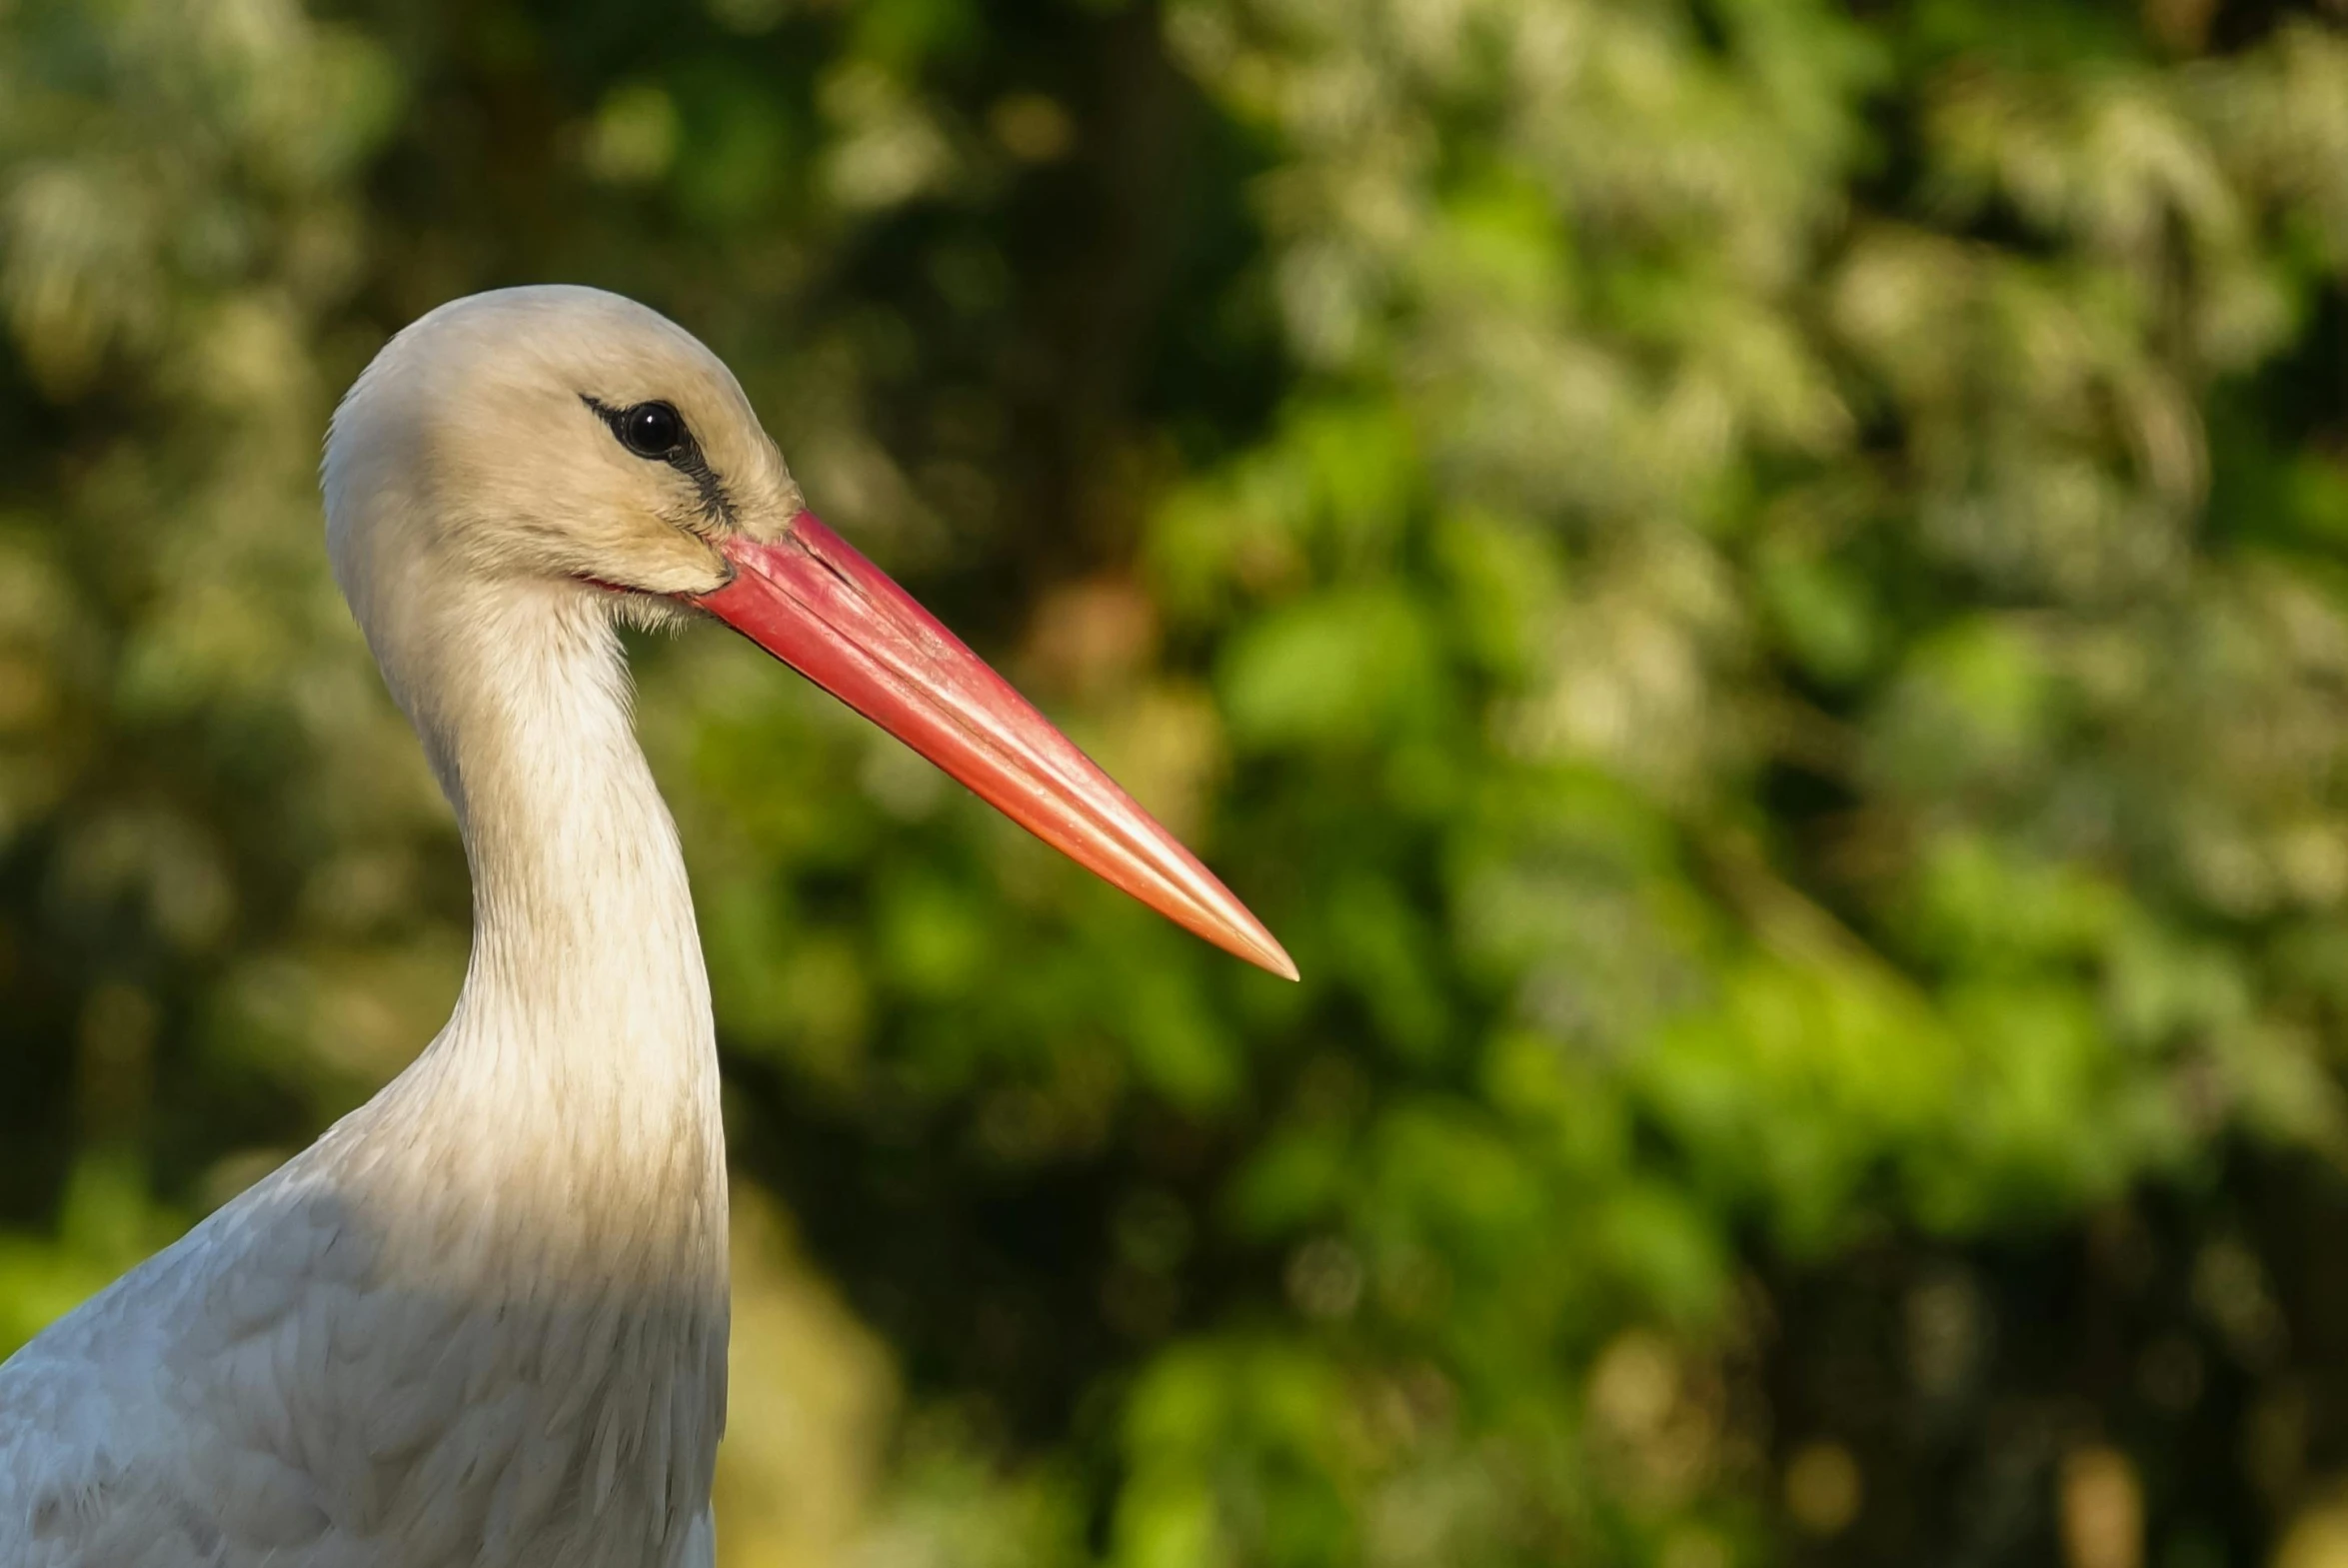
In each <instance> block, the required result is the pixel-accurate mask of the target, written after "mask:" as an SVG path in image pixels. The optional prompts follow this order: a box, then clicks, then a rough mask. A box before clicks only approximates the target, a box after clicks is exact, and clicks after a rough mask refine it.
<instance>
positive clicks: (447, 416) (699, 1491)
mask: <svg viewBox="0 0 2348 1568" xmlns="http://www.w3.org/2000/svg"><path fill="white" fill-rule="evenodd" d="M324 486H325V492H326V519H327V544H328V548H329V550H330V552H331V554H332V557H333V562H334V569H335V575H336V579H337V581H338V582H339V583H340V584H341V586H342V590H343V593H344V595H345V596H346V597H347V598H348V599H349V601H350V604H351V609H352V611H353V612H354V614H355V615H356V616H357V618H358V621H359V625H360V626H361V627H362V628H363V629H364V630H365V632H366V635H367V641H368V644H369V646H370V647H371V648H372V649H373V651H374V653H375V657H376V659H377V661H378V663H379V664H380V665H381V666H382V668H383V674H384V678H385V680H386V682H387V683H388V684H389V686H390V688H391V692H392V695H393V697H394V698H395V699H396V700H397V701H398V702H399V704H400V706H401V708H402V709H404V710H405V711H406V713H407V715H408V717H409V719H410V721H411V722H412V723H413V724H414V725H415V727H416V730H417V733H418V734H419V735H420V736H421V737H422V738H423V741H424V747H425V751H426V753H427V755H428V756H429V758H430V760H431V763H432V766H433V769H434V770H435V772H436V773H437V774H438V776H439V779H440V782H441V785H442V787H443V788H444V789H445V790H446V791H447V794H448V797H449V800H450V803H451V804H452V805H453V806H454V807H455V809H456V816H457V821H458V824H459V826H460V828H461V830H462V832H463V835H464V842H465V850H466V854H467V856H468V859H469V861H470V864H471V868H472V874H473V911H474V934H473V951H472V960H471V963H470V965H469V966H468V968H467V970H466V975H465V983H464V988H463V990H462V992H461V994H460V995H459V996H458V998H457V1004H456V1009H455V1011H454V1013H453V1014H452V1015H451V1017H450V1019H449V1021H448V1024H447V1026H446V1027H445V1028H443V1029H442V1030H441V1032H440V1034H439V1035H438V1037H436V1038H435V1039H434V1040H433V1041H432V1043H431V1044H430V1045H429V1046H428V1047H427V1048H426V1049H425V1050H424V1051H423V1053H422V1054H421V1055H419V1056H418V1058H417V1059H416V1061H415V1063H414V1065H412V1066H411V1067H409V1068H408V1070H407V1071H405V1072H403V1073H402V1074H400V1076H399V1077H398V1078H397V1079H395V1080H394V1081H393V1082H392V1083H391V1084H390V1085H389V1086H388V1087H387V1088H385V1089H384V1090H383V1092H381V1093H380V1094H378V1095H376V1096H375V1098H374V1099H372V1100H371V1101H369V1102H368V1103H367V1104H366V1105H365V1106H363V1107H362V1108H360V1109H359V1110H357V1111H354V1112H353V1113H352V1114H350V1115H349V1116H346V1117H345V1118H344V1119H343V1120H342V1121H340V1122H338V1123H337V1124H336V1125H335V1126H334V1127H333V1128H331V1129H330V1130H329V1131H328V1132H327V1133H326V1134H325V1135H324V1136H323V1137H321V1138H320V1139H319V1140H318V1141H317V1142H316V1143H314V1144H313V1145H311V1146H310V1147H309V1148H308V1149H307V1150H305V1151H304V1152H302V1153H301V1154H299V1155H297V1156H295V1157H294V1158H293V1159H291V1160H289V1161H287V1163H286V1164H285V1165H284V1166H282V1167H280V1168H279V1169H278V1170H277V1171H276V1172H274V1173H273V1174H271V1175H270V1176H269V1177H267V1178H266V1179H264V1180H263V1181H261V1182H260V1183H259V1184H257V1185H256V1186H254V1187H253V1188H252V1189H251V1190H249V1191H247V1192H246V1193H245V1194H244V1195H242V1196H241V1197H239V1198H237V1199H236V1200H235V1201H233V1202H231V1203H229V1204H228V1205H227V1206H226V1207H224V1208H222V1209H221V1210H220V1211H219V1212H217V1213H215V1214H213V1215H212V1216H211V1217H210V1218H209V1219H207V1220H205V1221H204V1222H203V1223H202V1224H200V1225H198V1226H197V1227H196V1228H195V1229H194V1230H192V1231H190V1232H189V1233H188V1235H187V1236H186V1237H185V1238H184V1239H183V1240H181V1241H180V1242H178V1243H177V1244H176V1245H174V1246H172V1247H170V1248H168V1249H166V1250H165V1251H163V1252H161V1253H159V1254H158V1255H157V1256H155V1257H154V1258H153V1259H151V1260H149V1261H148V1262H146V1263H144V1264H142V1265H141V1266H140V1267H138V1268H136V1269H133V1270H132V1271H131V1272H130V1273H128V1274H126V1275H124V1276H123V1277H122V1278H121V1279H120V1280H118V1281H116V1282H115V1283H114V1284H113V1285H112V1286H110V1287H109V1288H108V1289H106V1290H105V1291H103V1292H101V1293H100V1294H99V1295H98V1296H97V1297H95V1298H94V1299H92V1300H91V1301H89V1302H88V1303H86V1304H85V1305H83V1306H82V1307H81V1308H79V1309H78V1310H76V1311H75V1312H73V1313H72V1314H70V1315H69V1316H67V1317H66V1318H64V1319H63V1320H61V1321H60V1322H58V1323H57V1324H55V1325H54V1326H53V1327H51V1328H50V1329H49V1330H48V1331H47V1332H45V1333H44V1334H42V1335H41V1336H40V1337H39V1338H38V1339H36V1340H34V1341H33V1342H32V1343H31V1344H30V1345H28V1346H26V1347H25V1348H24V1349H23V1350H21V1351H19V1352H18V1353H17V1354H16V1355H15V1356H14V1357H12V1358H11V1359H10V1360H9V1361H8V1362H7V1363H6V1364H5V1365H0V1568H197V1565H203V1568H262V1565H268V1568H648V1565H649V1568H682V1565H695V1564H708V1563H709V1562H710V1561H711V1560H712V1555H713V1552H714V1546H713V1533H712V1527H711V1522H710V1515H709V1495H710V1473H711V1467H712V1464H713V1462H714V1459H715V1454H716V1449H717V1443H718V1436H719V1432H720V1430H721V1429H722V1427H723V1426H724V1424H725V1405H726V1335H727V1262H726V1160H725V1146H724V1133H723V1129H722V1127H721V1124H720V1121H719V1115H718V1061H717V1054H716V1050H715V1046H714V1043H713V1038H712V1029H711V1022H710V1001H709V982H708V979H707V976H706V975H705V973H704V971H703V967H702V956H701V950H700V944H699V938H698V936H697V934H696V932H695V929H694V918H693V904H692V901H691V898H690V897H689V895H688V892H687V888H686V879H685V864H684V860H683V858H682V856H681V855H680V853H679V851H678V842H677V832H676V828H675V826H674V824H673V823H672V822H671V820H670V818H669V813H668V810H667V808H666V807H665V806H664V805H663V804H662V801H661V797H660V794H659V792H658V790H657V789H656V787H655V785H654V784H653V778H652V774H651V772H650V771H649V770H648V769H647V768H646V766H645V761H644V757H643V754H642V753H641V752H640V751H639V750H638V748H637V745H636V741H635V738H634V735H633V733H632V731H631V728H630V723H629V711H628V705H629V684H628V678H627V670H626V666H625V663H624V661H623V659H622V656H621V651H620V645H619V642H618V639H617V636H616V629H617V627H618V626H619V625H620V624H621V623H623V622H630V623H638V624H662V623H667V622H671V621H674V620H679V619H682V618H683V617H685V616H687V615H689V614H690V613H691V611H690V610H689V609H688V608H686V607H693V608H697V609H699V610H702V611H706V612H708V613H710V614H712V615H714V616H716V617H717V618H718V619H719V620H721V621H724V622H726V623H727V624H729V625H730V626H732V627H734V628H735V629H736V630H738V631H740V632H742V633H744V634H745V635H747V636H748V637H750V638H751V639H752V640H753V641H755V642H756V643H758V644H759V645H760V646H761V647H762V648H765V649H767V650H768V651H769V652H771V653H773V654H774V655H775V656H776V657H778V658H780V659H782V660H783V661H785V662H786V663H788V664H790V665H792V666H793V667H795V668H796V669H798V670H799V671H801V672H802V673H803V674H805V675H806V676H808V677H809V678H810V679H812V680H814V681H815V682H816V683H818V684H819V685H821V686H823V687H825V688H826V689H827V690H829V691H831V692H832V693H834V694H835V695H836V696H838V697H839V698H841V699H842V700H843V701H845V702H846V703H848V704H849V705H850V706H851V707H853V708H855V709H856V710H857V711H858V712H860V713H862V714H864V715H865V716H866V717H867V718H869V719H872V720H873V721H875V722H876V723H878V724H880V725H881V726H883V727H884V728H886V729H887V730H889V731H891V732H892V733H893V734H895V735H897V736H898V737H899V738H901V739H902V740H904V741H905V742H906V743H907V744H908V745H910V746H912V747H913V748H914V749H915V750H916V751H919V752H920V753H922V754H923V755H924V756H926V757H928V758H929V759H931V760H932V761H933V762H935V763H936V764H938V765H939V766H940V767H941V768H943V769H945V770H946V771H947V772H948V773H950V774H952V775H953V776H954V777H955V778H957V779H959V780H961V781H962V782H963V783H964V784H968V785H969V786H970V787H971V788H972V789H974V790H975V791H977V792H978V793H979V794H980V795H982V796H984V797H985V798H986V799H988V800H989V801H991V802H993V803H994V804H995V805H997V806H998V807H1000V808H1001V809H1003V810H1004V811H1006V812H1008V813H1009V814H1010V815H1012V816H1013V817H1014V818H1016V819H1017V820H1018V821H1020V822H1021V823H1022V824H1023V825H1025V826H1026V827H1028V828H1030V829H1031V830H1033V831H1034V832H1035V833H1037V834H1038V835H1039V836H1041V837H1042V838H1044V839H1045V840H1046V841H1047V842H1049V843H1051V844H1053V845H1054V846H1056V847H1058V848H1060V849H1061V850H1063V851H1065V852H1066V853H1068V854H1070V855H1072V856H1074V857H1075V858H1076V859H1078V860H1079V861H1081V862H1082V863H1084V864H1085V865H1087V866H1089V867H1090V868H1092V869H1093V870H1095V871H1097V872H1099V873H1100V874H1102V875H1103V876H1105V877H1107V878H1108V879H1109V880H1111V881H1113V882H1115V883H1117V884H1118V885H1119V886H1121V887H1124V888H1126V889H1127V890H1129V891H1131V892H1133V893H1134V894H1135V895H1136V896H1138V897H1141V898H1143V899H1144V900H1146V901H1148V902H1149V903H1151V904H1152V905H1154V906H1155V907H1157V908H1159V909H1161V910H1163V911H1165V912H1166V913H1168V914H1169V915H1171V916H1172V917H1174V919H1176V920H1178V921H1180V922H1182V923H1183V924H1185V925H1187V926H1189V927H1190V928H1191V929H1192V930H1194V931H1196V932H1198V933H1199V934H1201V935H1203V936H1205V937H1206V938H1207V939H1209V940H1211V941H1214V942H1216V943H1219V944H1220V945H1222V946H1223V947H1225V948H1227V949H1228V950H1230V951H1231V952H1233V953H1236V954H1238V955H1239V956H1241V957H1244V958H1246V959H1248V960H1250V961H1252V962H1254V963H1257V964H1260V965H1262V966H1263V967H1264V968H1267V969H1270V970H1272V971H1274V972H1276V973H1279V974H1282V975H1285V976H1287V977H1289V978H1293V977H1294V975H1295V969H1294V966H1293V965H1292V964H1290V963H1289V961H1288V958H1287V955H1286V954H1285V953H1283V952H1282V951H1281V950H1280V947H1279V944H1278V943H1277V942H1276V941H1274V940H1273V939H1272V937H1271V935H1270V933H1268V932H1267V931H1265V930H1264V928H1263V927H1262V926H1261V925H1260V924H1258V923H1257V922H1256V921H1255V919H1254V918H1253V917H1252V916H1251V915H1249V914H1248V913H1247V911H1246V910H1245V909H1244V908H1243V907H1242V906H1241V905H1240V904H1239V902H1238V901H1237V900H1236V899H1234V898H1233V897H1232V896H1231V895H1230V894H1229V892H1227V891H1226V890H1225V889H1224V888H1223V886H1222V885H1221V883H1219V882H1217V881H1216V880H1215V879H1214V877H1213V876H1212V875H1211V874H1209V873H1208V872H1207V871H1206V870H1205V869H1204V868H1202V867H1201V866H1200V865H1199V864H1198V862H1197V861H1196V860H1194V859H1193V858H1191V857H1190V855H1189V854H1188V853H1187V852H1186V851H1184V850H1183V849H1182V848H1181V847H1180V845H1178V844H1176V843H1175V842H1174V839H1173V838H1172V837H1171V836H1170V835H1169V834H1168V833H1167V832H1166V831H1165V829H1163V828H1162V827H1160V826H1159V825H1158V824H1157V823H1156V822H1154V821H1152V820H1151V818H1150V817H1149V816H1148V815H1147V814H1146V813H1145V812H1144V811H1143V810H1142V809H1141V808H1140V807H1139V806H1137V805H1135V804H1134V802H1133V801H1132V800H1131V799H1130V798H1128V797H1127V796H1126V795H1125V794H1124V793H1123V792H1122V791H1121V790H1119V788H1118V787H1117V786H1116V785H1115V784H1112V783H1111V782H1110V781H1109V779H1108V778H1107V777H1106V776H1105V775H1103V774H1102V773H1101V772H1100V770H1099V769H1097V768H1095V767H1094V766H1093V765H1092V764H1091V763H1090V762H1089V761H1088V760H1086V758H1085V757H1084V756H1083V755H1082V754H1081V753H1079V752H1078V751H1077V750H1076V748H1075V747H1074V746H1072V745H1071V744H1070V743H1069V742H1068V741H1067V740H1066V739H1065V738H1063V737H1062V736H1061V735H1060V734H1059V733H1058V732H1057V731H1055V730H1054V729H1053V728H1052V726H1051V725H1050V724H1049V723H1047V722H1046V721H1045V720H1044V719H1043V718H1042V716H1040V715H1039V714H1037V713H1036V711H1035V710H1034V709H1032V708H1030V707H1029V706H1028V705H1027V704H1026V703H1025V702H1023V701H1022V700H1021V699H1020V698H1019V696H1018V695H1017V694H1016V693H1014V692H1013V691H1012V690H1011V688H1010V687H1009V686H1007V685H1005V684H1004V682H1003V681H1002V680H1001V679H1000V678H999V677H997V676H996V675H995V674H994V672H992V671H991V670H989V669H988V668H987V667H986V665H984V664H983V663H982V662H980V660H979V659H978V658H977V657H976V656H974V655H973V654H972V653H971V652H970V651H969V650H968V649H966V648H964V647H963V645H962V644H961V643H959V642H957V641H956V640H955V639H954V637H953V636H952V634H950V633H948V632H947V631H946V629H945V628H944V627H942V626H940V625H939V624H938V623H937V622H936V621H935V620H933V619H931V617H930V616H929V615H928V614H926V613H925V612H924V611H923V610H921V608H920V607H919V606H917V605H916V604H915V603H914V602H913V601H912V600H911V599H910V598H908V597H907V596H906V594H905V593H904V592H903V591H902V590H901V589H899V588H898V587H897V586H896V585H895V584H894V583H892V582H891V581H890V580H889V579H888V578H887V577H886V576H884V575H883V574H882V573H881V572H880V571H879V570H878V569H877V568H875V567H874V566H873V565H872V564H871V563H869V562H867V561H866V560H865V559H864V558H863V557H862V556H860V555H859V554H857V552H856V551H854V550H853V549H851V548H850V547H849V546H848V545H846V544H845V543H843V542H842V541H841V540H840V538H839V537H838V536H836V535H834V534H833V533H831V532H830V531H829V530H827V529H825V528H824V527H823V526H822V525H821V524H819V523H818V522H817V521H816V520H815V518H814V517H813V516H811V515H810V514H808V513H807V512H806V511H805V510H804V509H803V507H802V504H801V499H800V493H799V489H798V487H797V486H796V485H795V484H794V483H793V482H792V479H791V476H790V474H789V473H788V472H787V471H786V469H785V468H784V465H783V460H782V457H781V455H780V454H779V453H778V452H777V451H776V449H775V444H774V443H773V442H772V441H771V440H769V439H768V437H767V435H766V433H765V431H764V430H762V429H761V428H760V425H759V421H758V418H757V416H756V415H755V414H754V413H753V412H752V410H751V407H750V403H749V401H748V400H747V399H746V398H745V397H744V395H743V392H742V389H741V387H740V386H739V385H738V384H737V383H736V381H735V380H734V378H733V376H732V375H731V374H729V373H728V371H727V370H726V367H725V366H724V365H723V364H722V363H720V362H719V360H718V359H717V358H716V356H714V355H712V354H711V353H710V352H709V350H707V349H706V348H704V347H703V346H702V345H701V344H700V343H699V342H698V341H696V340H695V339H694V338H693V337H692V336H691V335H689V334H688V333H686V332H684V331H683V330H682V329H680V328H678V327H677V326H675V325H673V324H672V323H670V322H669V321H667V320H666V319H664V318H663V317H661V316H659V315H657V314H655V313H654V312H652V311H650V310H647V309H645V308H644V307H642V306H640V305H637V304H634V303H633V302H631V301H628V300H624V299H621V298H618V297H617V296H614V295H610V294H604V293H600V292H598V291H595V290H590V289H581V288H530V289H510V290H504V291H500V292H497V293H491V294H482V295H476V296H474V297H472V298H470V299H465V300H459V301H457V302H455V303H453V304H450V305H446V306H443V307H442V308H441V309H439V310H436V311H434V312H433V313H432V314H431V315H429V316H426V317H425V318H423V319H422V320H421V321H418V322H417V323H415V324H414V325H413V326H411V327H409V328H408V329H407V330H406V331H404V332H402V333H401V334H400V335H399V336H398V337H396V338H394V339H393V340H392V341H391V343H390V344H389V345H387V346H386V347H385V349H384V350H383V352H382V353H381V354H380V355H378V356H377V357H376V359H375V361H374V363H373V364H372V365H370V366H369V367H368V369H367V371H366V373H365V374H364V375H362V376H361V377H360V378H359V380H358V383H357V384H356V385H355V386H353V387H352V389H351V391H350V393H349V395H348V396H347V397H346V398H345V399H344V400H343V404H342V406H341V408H340V409H339V410H338V411H337V413H336V415H335V419H334V425H333V431H332V434H331V435H330V436H329V438H328V441H327V447H326V461H325V466H324Z"/></svg>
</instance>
